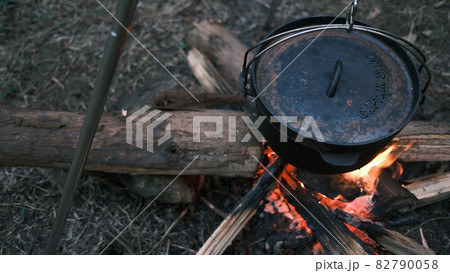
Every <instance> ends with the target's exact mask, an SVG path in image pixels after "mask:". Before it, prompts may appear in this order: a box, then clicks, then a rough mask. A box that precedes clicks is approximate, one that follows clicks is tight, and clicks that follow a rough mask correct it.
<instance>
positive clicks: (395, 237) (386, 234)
mask: <svg viewBox="0 0 450 273" xmlns="http://www.w3.org/2000/svg"><path fill="white" fill-rule="evenodd" d="M333 213H334V214H335V215H336V216H337V217H338V218H340V219H342V220H343V221H345V222H346V223H347V224H349V225H351V226H354V227H355V228H358V229H361V230H364V231H366V232H367V234H368V235H369V236H370V237H372V238H373V239H375V240H376V241H377V242H378V243H379V244H380V245H381V246H382V247H384V248H386V249H387V250H388V251H390V252H392V253H394V254H398V255H434V254H435V253H434V252H433V250H431V249H429V248H428V247H425V246H423V245H420V244H418V243H416V242H415V241H414V240H413V239H411V238H409V237H407V236H405V235H403V234H401V233H400V232H397V231H394V230H390V229H387V228H385V227H383V226H380V225H377V224H375V223H373V222H372V221H370V220H369V219H367V218H364V217H362V216H359V215H358V216H356V215H351V214H349V213H346V212H344V211H342V210H339V209H335V210H333Z"/></svg>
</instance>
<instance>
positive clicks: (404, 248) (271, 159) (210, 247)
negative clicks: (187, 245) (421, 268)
mask: <svg viewBox="0 0 450 273" xmlns="http://www.w3.org/2000/svg"><path fill="white" fill-rule="evenodd" d="M412 144H413V143H410V144H409V145H406V147H403V148H399V146H398V144H397V143H394V144H392V145H390V146H389V147H387V148H386V149H385V150H384V151H382V152H381V153H379V154H378V155H377V156H376V157H375V158H374V159H373V160H372V161H371V162H370V163H368V164H367V165H365V166H364V167H362V168H360V169H358V170H355V171H352V172H348V173H344V174H335V175H328V174H317V173H312V172H307V171H304V170H301V169H299V168H296V167H294V166H292V165H290V164H283V163H282V162H281V160H280V158H279V157H278V156H277V155H276V154H275V153H274V152H273V151H272V150H271V149H270V148H269V147H268V146H266V149H265V158H264V160H263V162H262V165H261V166H260V171H259V172H258V173H257V177H256V178H257V179H258V182H257V183H256V184H255V186H254V188H253V189H252V191H250V192H249V193H248V194H247V195H246V197H244V198H243V199H242V201H241V203H240V205H239V206H238V207H237V208H236V209H235V210H234V211H233V212H232V213H231V214H230V216H229V217H228V218H227V219H226V220H225V221H224V222H223V223H222V225H221V226H220V227H219V228H218V229H217V230H216V232H214V234H213V235H212V236H211V238H210V239H209V240H208V242H207V243H206V244H205V245H204V246H203V248H202V249H201V250H200V252H199V253H202V254H213V253H220V252H221V251H223V250H224V248H225V247H226V246H227V244H226V243H225V242H228V241H227V240H226V238H228V239H229V238H230V237H228V236H229V235H230V234H236V232H237V231H239V230H240V228H241V227H243V225H245V223H246V221H245V220H244V219H248V218H249V217H251V215H253V213H254V212H255V210H256V207H257V205H258V198H261V199H264V200H265V202H264V209H263V211H264V213H265V214H270V215H281V217H282V218H283V219H284V220H285V221H281V222H286V223H288V224H286V225H283V224H276V225H277V227H276V228H275V229H278V230H281V231H283V232H284V234H285V235H286V238H283V236H281V238H278V241H273V240H267V242H266V248H267V249H277V250H278V251H280V250H282V249H283V248H288V247H294V246H295V247H299V246H300V245H303V244H311V247H312V252H313V253H316V254H375V253H395V254H433V253H434V252H433V251H432V250H430V249H429V248H428V247H426V246H423V245H420V244H418V243H416V242H415V241H413V240H412V239H410V238H408V237H407V236H405V235H402V234H401V233H398V232H396V231H393V230H390V229H388V228H386V227H384V224H383V219H384V217H385V216H387V215H393V214H399V213H406V212H410V211H412V210H413V209H414V208H415V207H417V206H420V200H421V199H423V198H424V195H422V193H421V192H419V191H417V190H415V187H414V186H411V185H412V184H409V185H403V184H402V183H400V181H401V176H402V173H403V167H402V164H401V163H400V162H398V161H397V159H398V158H399V156H400V155H401V153H402V152H405V151H407V150H408V149H409V148H410V147H411V145H412ZM263 164H264V165H266V166H263ZM413 184H414V183H413ZM264 188H266V189H270V190H268V191H266V192H264V191H263V189H264ZM424 190H425V187H423V188H421V191H424ZM264 193H265V194H264ZM293 234H295V235H294V237H293ZM224 239H225V240H224ZM284 244H286V245H284ZM295 244H297V245H295Z"/></svg>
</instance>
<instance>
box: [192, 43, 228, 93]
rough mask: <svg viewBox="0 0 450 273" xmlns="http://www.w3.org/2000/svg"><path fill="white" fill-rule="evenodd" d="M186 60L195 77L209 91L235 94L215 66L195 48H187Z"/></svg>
mask: <svg viewBox="0 0 450 273" xmlns="http://www.w3.org/2000/svg"><path fill="white" fill-rule="evenodd" d="M187 60H188V63H189V66H190V67H191V70H192V72H193V73H194V76H195V78H197V80H198V81H199V82H200V85H201V86H202V87H203V89H205V90H206V91H208V92H210V93H221V94H236V92H235V90H233V88H232V87H231V86H230V84H229V83H228V82H227V81H226V80H225V79H224V78H223V77H222V75H221V74H220V73H219V72H218V71H217V69H216V67H215V66H214V65H213V64H212V63H211V61H210V60H208V59H207V57H206V56H205V55H203V54H202V53H201V52H200V51H199V50H198V49H197V48H193V49H192V50H189V52H188V55H187Z"/></svg>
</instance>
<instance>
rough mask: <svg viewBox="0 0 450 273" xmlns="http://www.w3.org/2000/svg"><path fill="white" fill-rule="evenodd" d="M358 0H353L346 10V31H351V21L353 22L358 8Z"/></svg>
mask: <svg viewBox="0 0 450 273" xmlns="http://www.w3.org/2000/svg"><path fill="white" fill-rule="evenodd" d="M358 2H359V0H353V4H352V6H351V7H350V10H349V11H348V12H347V18H346V24H347V26H348V28H347V32H351V31H352V30H353V23H354V22H355V16H356V9H357V8H358Z"/></svg>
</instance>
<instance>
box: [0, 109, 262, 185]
mask: <svg viewBox="0 0 450 273" xmlns="http://www.w3.org/2000/svg"><path fill="white" fill-rule="evenodd" d="M167 113H169V114H171V116H170V117H169V118H168V119H167V122H170V123H171V137H170V138H169V139H168V140H167V141H166V142H165V143H163V144H162V145H161V146H157V145H156V143H155V145H154V146H155V147H154V151H153V153H150V152H148V151H147V150H146V148H147V146H145V145H144V147H143V148H144V149H140V148H137V147H136V146H134V145H130V144H127V143H126V137H125V135H126V129H125V128H126V122H125V118H124V117H113V116H109V115H104V117H103V118H102V119H101V121H100V124H99V127H98V128H99V129H98V131H97V133H96V136H95V139H94V142H93V145H92V149H91V151H90V153H89V157H88V160H87V163H86V167H85V170H87V171H103V172H112V173H135V174H136V173H139V174H165V175H177V174H178V173H179V172H180V171H181V170H183V169H184V168H185V167H186V165H187V164H188V163H190V162H191V160H192V159H193V158H195V156H197V155H200V156H199V158H198V159H197V160H196V161H195V162H194V164H192V166H190V167H189V168H187V170H186V171H185V172H184V174H185V175H220V176H231V177H253V176H254V174H255V173H256V171H257V169H258V162H256V161H255V159H254V158H253V157H252V155H254V156H255V157H256V158H260V157H261V155H262V153H263V151H262V147H261V143H259V142H258V141H257V140H256V139H255V138H252V139H251V140H250V141H249V142H241V141H240V140H241V139H242V138H243V137H244V135H245V134H246V133H248V132H249V129H248V128H247V126H246V125H245V123H244V122H243V121H242V119H240V118H239V116H241V115H245V114H244V113H242V112H237V111H230V110H198V111H173V112H167ZM193 116H219V117H223V121H224V126H223V137H217V138H212V137H210V138H206V136H205V135H204V133H202V135H201V140H203V141H201V142H193V133H192V131H193ZM229 116H237V118H236V129H237V141H236V142H229V141H228V139H229V126H227V123H228V119H229ZM83 117H84V115H81V114H77V113H68V112H54V111H38V110H24V109H11V108H4V107H0V128H1V130H0V165H2V166H29V167H51V168H68V167H69V164H70V162H71V160H72V157H73V154H74V151H75V146H76V141H77V138H78V135H79V132H80V130H81V125H82V120H83ZM144 127H145V126H144ZM160 127H161V128H160ZM215 127H216V126H215V124H214V123H205V124H202V126H201V128H202V131H203V132H204V131H215V130H216V128H215ZM133 128H135V126H134V127H133ZM145 133H146V131H145V130H144V136H145ZM133 135H134V136H135V135H136V132H134V134H133ZM164 135H165V126H158V127H157V128H156V129H155V132H154V139H155V140H158V139H160V138H161V137H162V136H164ZM144 138H145V137H144ZM135 143H136V141H135V139H133V144H135ZM144 144H145V142H144Z"/></svg>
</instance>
